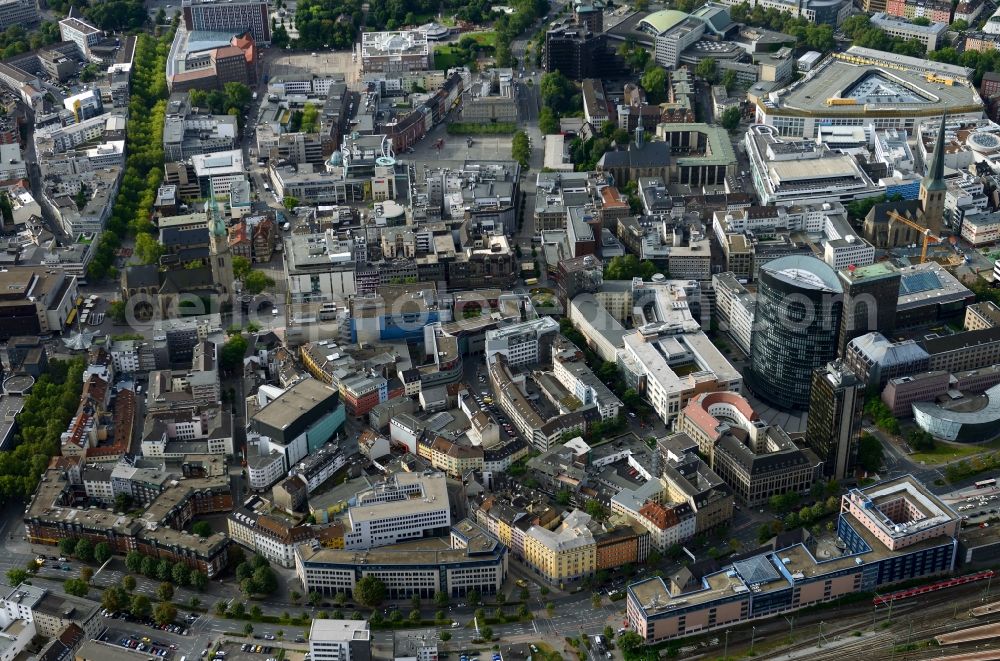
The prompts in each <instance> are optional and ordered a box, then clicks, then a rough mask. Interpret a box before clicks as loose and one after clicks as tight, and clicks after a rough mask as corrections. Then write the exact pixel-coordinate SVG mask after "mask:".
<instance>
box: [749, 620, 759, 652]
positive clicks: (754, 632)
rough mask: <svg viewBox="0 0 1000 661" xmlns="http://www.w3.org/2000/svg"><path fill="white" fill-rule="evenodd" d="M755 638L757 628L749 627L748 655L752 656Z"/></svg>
mask: <svg viewBox="0 0 1000 661" xmlns="http://www.w3.org/2000/svg"><path fill="white" fill-rule="evenodd" d="M756 638H757V627H754V626H751V627H750V654H751V655H753V643H754V640H756Z"/></svg>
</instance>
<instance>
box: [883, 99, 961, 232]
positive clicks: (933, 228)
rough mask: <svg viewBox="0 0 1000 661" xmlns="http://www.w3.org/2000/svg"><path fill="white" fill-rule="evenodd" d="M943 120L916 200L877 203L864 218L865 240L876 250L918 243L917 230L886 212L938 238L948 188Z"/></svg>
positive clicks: (944, 118) (941, 228)
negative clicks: (904, 219)
mask: <svg viewBox="0 0 1000 661" xmlns="http://www.w3.org/2000/svg"><path fill="white" fill-rule="evenodd" d="M945 120H946V117H945V116H944V115H942V116H941V125H940V126H939V127H938V132H937V136H935V140H934V151H933V153H932V154H931V163H930V167H928V168H927V174H926V176H924V178H923V179H922V180H921V181H920V193H919V195H918V196H917V199H915V200H898V201H892V202H881V203H879V204H876V205H875V206H873V207H872V209H871V211H869V212H868V215H867V216H866V217H865V228H864V234H865V240H867V241H868V242H869V243H871V244H872V245H873V246H875V247H876V248H896V247H900V246H905V245H909V244H912V243H919V242H920V241H921V240H922V237H921V235H920V233H919V232H917V230H915V229H913V228H912V227H910V226H908V225H906V224H905V223H901V222H899V221H897V220H894V219H893V218H892V216H891V215H890V212H895V213H897V214H899V215H900V216H903V217H905V218H907V219H908V220H912V221H914V222H915V223H916V224H918V225H920V226H921V227H924V228H926V229H928V230H930V232H931V234H933V235H935V236H941V232H942V231H943V229H944V201H945V194H946V193H947V192H948V185H947V184H946V183H945V181H944V150H945V134H946V130H945Z"/></svg>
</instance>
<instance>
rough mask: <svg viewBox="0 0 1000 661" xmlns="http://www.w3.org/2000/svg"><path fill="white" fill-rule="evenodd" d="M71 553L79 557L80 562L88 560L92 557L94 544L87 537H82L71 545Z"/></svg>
mask: <svg viewBox="0 0 1000 661" xmlns="http://www.w3.org/2000/svg"><path fill="white" fill-rule="evenodd" d="M73 554H74V555H76V557H77V558H79V559H80V562H90V561H92V560H93V559H94V545H93V544H91V543H90V540H89V539H87V538H85V537H82V538H80V540H79V541H78V542H77V543H76V546H74V547H73Z"/></svg>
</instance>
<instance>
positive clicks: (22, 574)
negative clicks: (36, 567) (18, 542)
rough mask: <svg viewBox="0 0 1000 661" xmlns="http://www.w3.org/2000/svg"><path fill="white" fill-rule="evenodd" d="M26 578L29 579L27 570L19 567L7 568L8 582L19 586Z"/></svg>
mask: <svg viewBox="0 0 1000 661" xmlns="http://www.w3.org/2000/svg"><path fill="white" fill-rule="evenodd" d="M26 580H28V572H27V570H25V569H19V568H17V567H14V568H13V569H8V570H7V582H8V583H10V584H11V585H13V586H14V587H17V586H18V585H20V584H21V583H24V582H25V581H26Z"/></svg>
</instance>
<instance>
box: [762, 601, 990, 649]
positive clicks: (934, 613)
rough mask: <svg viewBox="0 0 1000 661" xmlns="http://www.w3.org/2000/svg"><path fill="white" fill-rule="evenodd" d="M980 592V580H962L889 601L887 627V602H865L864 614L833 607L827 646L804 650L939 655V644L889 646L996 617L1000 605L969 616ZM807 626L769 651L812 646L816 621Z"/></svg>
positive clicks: (816, 635)
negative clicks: (805, 631) (808, 631)
mask: <svg viewBox="0 0 1000 661" xmlns="http://www.w3.org/2000/svg"><path fill="white" fill-rule="evenodd" d="M981 593H982V587H981V586H977V585H976V584H966V585H962V586H957V587H954V588H951V589H949V590H942V591H939V592H932V593H928V594H925V595H921V596H920V597H918V598H915V599H910V600H906V601H900V602H896V603H895V604H893V607H892V622H893V625H892V626H891V627H889V628H886V629H881V626H882V625H883V623H884V622H885V621H886V620H887V618H888V616H889V607H888V606H880V607H879V608H878V610H877V611H876V612H875V613H873V611H872V608H873V607H872V606H871V605H868V607H867V612H866V614H865V615H861V614H860V613H857V612H856V611H855V614H853V615H847V616H846V617H845V616H844V614H843V613H841V614H840V616H834V614H832V613H831V619H830V620H829V621H826V620H824V621H823V638H822V639H823V647H824V648H827V649H822V650H816V649H813V652H812V653H810V654H809V656H808V658H809V661H820V660H822V659H830V660H831V661H843V659H844V657H845V656H848V655H850V654H851V653H853V652H860V653H861V654H860V656H859V658H880V659H889V658H892V657H894V658H896V659H900V660H903V659H910V660H916V659H931V658H938V657H940V656H941V652H942V649H941V648H939V647H933V648H930V649H924V650H912V651H908V652H903V651H900V652H896V653H895V654H894V655H893V653H892V649H893V648H894V647H896V646H899V645H904V644H905V643H906V642H907V641H909V642H916V641H921V640H926V639H928V638H932V637H933V636H936V635H938V634H941V633H947V632H950V631H956V630H958V629H964V628H968V627H971V626H976V625H979V624H986V623H989V622H994V621H998V620H1000V611H998V612H996V613H992V614H989V615H986V616H982V617H978V618H972V617H969V616H968V611H969V610H970V609H971V608H972V607H973V606H978V605H980V603H979V601H978V599H977V596H978V595H979V594H981ZM956 606H957V608H956ZM873 615H875V619H876V633H875V635H872V633H871V630H872V621H873ZM953 616H961V617H960V619H952V618H953ZM834 617H836V619H834ZM808 626H809V628H810V629H814V630H816V633H814V634H813V635H810V636H807V637H806V638H804V639H802V640H799V641H796V642H795V643H793V644H792V645H789V646H787V647H783V648H781V649H776V650H772V651H771V654H772V655H774V656H783V655H786V654H794V653H796V652H802V651H804V650H807V649H810V648H815V647H816V645H817V643H818V642H819V632H818V629H817V628H816V625H815V624H810V625H808ZM855 632H866V635H863V636H860V637H856V636H855V635H854V634H855ZM955 647H956V649H955V653H957V652H958V651H960V648H961V646H955ZM876 651H878V655H877V657H876V656H873V654H875V653H876Z"/></svg>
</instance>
